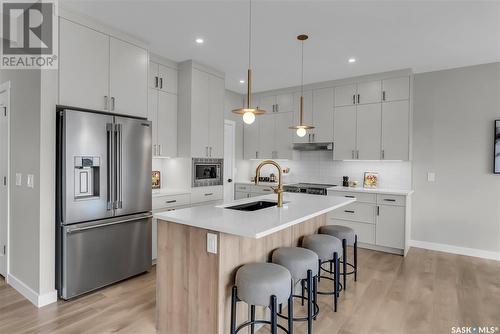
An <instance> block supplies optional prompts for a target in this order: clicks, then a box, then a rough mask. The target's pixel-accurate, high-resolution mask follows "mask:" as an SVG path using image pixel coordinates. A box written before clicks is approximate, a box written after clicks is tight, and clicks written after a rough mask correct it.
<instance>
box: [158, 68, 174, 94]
mask: <svg viewBox="0 0 500 334" xmlns="http://www.w3.org/2000/svg"><path fill="white" fill-rule="evenodd" d="M158 74H159V77H160V78H159V83H158V85H159V88H160V89H161V90H162V91H164V92H169V93H172V94H177V70H176V69H175V68H170V67H168V66H163V65H159V68H158Z"/></svg>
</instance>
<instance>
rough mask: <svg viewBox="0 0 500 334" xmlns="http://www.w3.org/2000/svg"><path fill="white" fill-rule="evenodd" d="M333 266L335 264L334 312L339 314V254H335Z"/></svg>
mask: <svg viewBox="0 0 500 334" xmlns="http://www.w3.org/2000/svg"><path fill="white" fill-rule="evenodd" d="M333 264H334V271H333V272H334V275H333V276H334V278H335V280H334V282H333V283H334V294H333V310H334V311H335V312H337V299H338V297H339V279H340V275H339V255H338V253H337V252H335V253H333Z"/></svg>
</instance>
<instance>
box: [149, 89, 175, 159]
mask: <svg viewBox="0 0 500 334" xmlns="http://www.w3.org/2000/svg"><path fill="white" fill-rule="evenodd" d="M157 122H158V123H157V124H158V130H157V134H158V137H157V144H158V148H157V155H158V156H161V157H170V158H173V157H176V156H177V95H175V94H171V93H165V92H161V91H160V92H158V117H157ZM153 141H154V138H153Z"/></svg>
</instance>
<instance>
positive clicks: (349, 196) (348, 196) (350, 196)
mask: <svg viewBox="0 0 500 334" xmlns="http://www.w3.org/2000/svg"><path fill="white" fill-rule="evenodd" d="M344 197H347V198H356V197H354V196H352V195H345V196H344Z"/></svg>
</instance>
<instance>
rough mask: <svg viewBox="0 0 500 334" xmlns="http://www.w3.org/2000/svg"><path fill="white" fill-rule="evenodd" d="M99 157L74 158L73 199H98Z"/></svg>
mask: <svg viewBox="0 0 500 334" xmlns="http://www.w3.org/2000/svg"><path fill="white" fill-rule="evenodd" d="M100 160H101V159H100V157H89V156H77V157H75V199H91V198H98V197H99V171H100Z"/></svg>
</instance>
